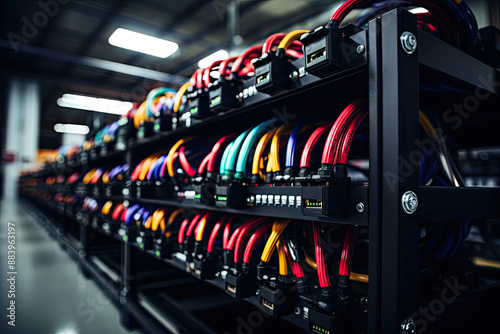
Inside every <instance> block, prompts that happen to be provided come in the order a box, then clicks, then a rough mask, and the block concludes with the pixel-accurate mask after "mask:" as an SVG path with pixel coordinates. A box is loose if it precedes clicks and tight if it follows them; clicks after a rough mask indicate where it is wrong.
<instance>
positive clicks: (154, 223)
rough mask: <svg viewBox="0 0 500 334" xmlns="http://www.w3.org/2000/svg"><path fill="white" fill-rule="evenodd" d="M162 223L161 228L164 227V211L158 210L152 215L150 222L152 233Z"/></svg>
mask: <svg viewBox="0 0 500 334" xmlns="http://www.w3.org/2000/svg"><path fill="white" fill-rule="evenodd" d="M162 221H163V226H165V209H158V210H156V211H155V212H154V213H153V219H152V220H151V229H152V230H153V231H156V230H157V229H158V226H159V225H160V223H161V222H162Z"/></svg>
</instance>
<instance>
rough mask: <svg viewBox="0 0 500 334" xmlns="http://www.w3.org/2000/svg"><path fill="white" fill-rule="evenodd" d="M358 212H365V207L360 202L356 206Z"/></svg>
mask: <svg viewBox="0 0 500 334" xmlns="http://www.w3.org/2000/svg"><path fill="white" fill-rule="evenodd" d="M356 210H358V212H359V213H362V212H363V211H365V205H364V204H363V203H361V202H359V203H358V204H356Z"/></svg>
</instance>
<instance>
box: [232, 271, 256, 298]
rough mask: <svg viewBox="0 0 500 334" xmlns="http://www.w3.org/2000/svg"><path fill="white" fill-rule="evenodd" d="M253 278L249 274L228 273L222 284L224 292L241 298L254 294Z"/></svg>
mask: <svg viewBox="0 0 500 334" xmlns="http://www.w3.org/2000/svg"><path fill="white" fill-rule="evenodd" d="M254 283H255V280H254V279H253V278H252V277H251V276H241V275H238V276H237V275H234V274H233V273H228V274H227V276H226V283H225V285H224V287H225V290H226V293H227V294H228V295H230V296H231V297H234V298H237V299H242V298H248V297H250V296H252V295H255V289H254V287H255V284H254Z"/></svg>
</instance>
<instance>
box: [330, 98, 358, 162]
mask: <svg viewBox="0 0 500 334" xmlns="http://www.w3.org/2000/svg"><path fill="white" fill-rule="evenodd" d="M366 103H367V102H366V100H365V99H357V100H356V101H354V102H353V103H351V104H349V105H348V106H347V107H346V108H345V109H344V110H343V111H342V112H341V113H340V116H339V117H338V118H337V120H336V121H335V123H334V124H333V126H332V129H331V130H330V133H329V134H328V138H327V139H326V144H325V148H324V149H323V156H322V159H321V163H322V164H333V163H334V157H335V154H336V152H337V150H338V145H339V142H340V140H341V138H342V135H343V134H344V133H345V130H346V129H347V127H348V126H349V124H350V123H351V122H352V120H353V118H354V117H355V116H356V115H357V113H358V112H360V111H361V108H363V107H364V106H365V105H366Z"/></svg>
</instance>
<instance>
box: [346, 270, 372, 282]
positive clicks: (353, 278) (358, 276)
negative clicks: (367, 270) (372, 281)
mask: <svg viewBox="0 0 500 334" xmlns="http://www.w3.org/2000/svg"><path fill="white" fill-rule="evenodd" d="M349 279H350V280H351V281H356V282H361V283H368V275H364V274H358V273H353V272H351V275H350V276H349Z"/></svg>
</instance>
